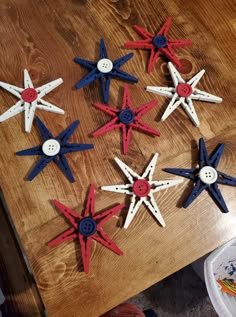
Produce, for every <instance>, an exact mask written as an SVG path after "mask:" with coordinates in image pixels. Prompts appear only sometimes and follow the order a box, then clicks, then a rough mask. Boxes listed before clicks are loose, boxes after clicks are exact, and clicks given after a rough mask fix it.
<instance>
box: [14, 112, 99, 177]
mask: <svg viewBox="0 0 236 317" xmlns="http://www.w3.org/2000/svg"><path fill="white" fill-rule="evenodd" d="M35 121H36V124H37V127H38V129H39V132H40V135H41V138H42V140H43V144H42V145H39V146H35V147H33V148H30V149H26V150H23V151H19V152H16V155H18V156H25V155H40V156H41V158H40V159H39V160H38V162H37V163H36V165H35V166H34V168H33V170H32V171H31V173H30V174H29V176H28V177H27V180H29V181H32V180H33V179H34V178H35V177H36V176H37V175H38V174H39V173H40V172H41V171H42V170H43V169H44V167H45V166H46V165H47V164H48V163H50V162H51V161H54V162H55V163H56V164H57V166H58V167H59V168H60V169H61V170H62V172H63V173H64V174H65V175H66V176H67V178H68V179H69V181H70V182H74V181H75V179H74V177H73V174H72V172H71V170H70V167H69V165H68V162H67V159H66V157H65V154H67V153H72V152H77V151H83V150H88V149H92V148H93V144H79V143H68V139H69V138H70V136H71V135H72V134H73V132H74V131H75V129H76V128H77V127H78V125H79V124H80V122H79V120H76V121H75V122H73V123H72V124H71V125H69V126H68V127H67V128H66V129H65V130H64V131H62V132H61V133H60V134H59V135H58V136H57V137H56V138H55V137H54V136H53V135H52V133H51V132H50V131H49V130H48V129H47V127H46V126H45V125H44V124H43V122H42V121H41V120H40V119H39V118H38V117H36V120H35Z"/></svg>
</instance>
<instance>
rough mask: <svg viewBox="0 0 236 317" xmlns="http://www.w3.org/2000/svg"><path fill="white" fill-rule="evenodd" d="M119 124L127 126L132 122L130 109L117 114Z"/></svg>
mask: <svg viewBox="0 0 236 317" xmlns="http://www.w3.org/2000/svg"><path fill="white" fill-rule="evenodd" d="M119 119H120V122H122V123H124V124H129V123H131V122H133V121H134V113H133V111H132V110H130V109H124V110H122V111H121V112H120V113H119Z"/></svg>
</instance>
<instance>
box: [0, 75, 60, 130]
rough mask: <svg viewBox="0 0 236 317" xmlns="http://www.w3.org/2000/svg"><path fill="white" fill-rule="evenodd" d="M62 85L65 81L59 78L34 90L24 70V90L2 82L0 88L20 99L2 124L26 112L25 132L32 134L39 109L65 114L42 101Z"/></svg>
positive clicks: (0, 119) (6, 114) (6, 113)
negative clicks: (33, 123)
mask: <svg viewBox="0 0 236 317" xmlns="http://www.w3.org/2000/svg"><path fill="white" fill-rule="evenodd" d="M62 83H63V80H62V79H61V78H58V79H56V80H53V81H51V82H50V83H48V84H46V85H43V86H41V87H39V88H34V86H33V84H32V81H31V78H30V76H29V73H28V71H27V70H26V69H25V70H24V88H20V87H16V86H13V85H10V84H7V83H4V82H1V81H0V87H2V88H3V89H5V90H7V91H9V92H10V93H11V94H13V95H14V96H16V97H17V98H19V99H20V100H19V101H17V103H16V104H15V105H13V106H12V107H11V108H10V109H8V110H7V111H6V112H4V113H3V114H2V115H1V116H0V122H3V121H5V120H7V119H9V118H11V117H13V116H15V115H16V114H18V113H20V112H23V111H24V112H25V131H26V132H30V131H31V127H32V122H33V119H34V112H35V110H36V109H37V108H38V109H41V110H46V111H51V112H55V113H60V114H64V110H62V109H60V108H58V107H56V106H54V105H53V104H51V103H49V102H47V101H44V100H43V99H41V98H42V97H44V96H45V95H47V94H48V93H49V92H50V91H52V90H53V89H55V88H56V87H57V86H59V85H60V84H62Z"/></svg>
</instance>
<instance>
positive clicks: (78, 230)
mask: <svg viewBox="0 0 236 317" xmlns="http://www.w3.org/2000/svg"><path fill="white" fill-rule="evenodd" d="M53 203H54V205H55V206H56V207H57V208H58V209H59V210H60V211H61V212H62V213H63V215H64V216H65V217H66V218H67V220H68V221H69V222H70V223H71V225H72V227H71V228H70V229H68V230H66V231H65V232H63V233H62V234H60V235H59V236H58V237H57V238H55V239H54V240H52V241H50V242H49V243H48V245H49V246H55V245H58V244H61V243H63V242H65V241H70V240H73V239H78V240H79V242H80V248H81V255H82V260H83V267H84V271H85V273H86V274H87V273H88V272H89V259H90V253H91V243H92V240H95V241H97V242H100V243H101V244H102V245H103V246H105V247H106V248H108V249H110V250H111V251H113V252H115V253H116V254H118V255H123V252H122V251H121V250H120V249H119V248H118V247H117V245H116V244H115V243H114V242H113V241H112V240H111V239H110V238H109V237H108V236H107V235H106V233H105V232H104V231H103V229H102V225H103V224H104V223H105V222H107V221H108V220H109V219H110V218H111V217H112V216H114V215H115V214H117V213H118V212H119V211H120V210H121V209H122V208H124V206H125V205H124V204H120V205H117V206H115V207H113V208H111V209H108V210H106V211H104V212H102V213H100V214H98V215H95V200H94V185H91V186H90V190H89V194H88V198H87V203H86V208H85V211H84V213H83V216H81V215H79V214H77V213H76V212H75V211H73V210H71V209H70V208H68V207H66V206H64V205H63V204H62V203H60V202H59V201H57V200H53Z"/></svg>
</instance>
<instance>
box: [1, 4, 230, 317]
mask: <svg viewBox="0 0 236 317" xmlns="http://www.w3.org/2000/svg"><path fill="white" fill-rule="evenodd" d="M235 5H236V3H235V1H232V0H227V1H226V0H215V1H214V0H211V1H210V0H199V1H197V2H196V1H184V0H176V1H171V0H168V1H166V0H165V1H164V0H160V1H155V0H150V1H145V0H133V1H131V0H130V1H129V0H103V1H102V0H98V1H92V0H91V1H89V0H87V1H86V0H80V1H79V0H68V1H63V0H58V1H53V0H47V1H41V0H34V1H30V0H22V1H17V0H8V1H5V0H2V1H1V2H0V19H1V24H0V32H1V33H0V34H1V41H0V45H1V50H0V61H1V68H0V80H2V81H5V82H8V83H12V84H14V85H17V86H19V85H21V83H22V81H23V69H24V68H27V69H28V70H29V72H30V75H31V77H32V79H33V83H34V85H35V87H37V86H40V85H42V84H44V83H47V82H49V81H51V80H53V79H56V78H58V77H62V78H63V79H64V83H63V85H61V86H60V87H58V88H57V89H56V90H54V91H53V92H51V93H50V94H49V95H48V96H47V97H45V100H48V101H50V102H52V103H53V104H55V105H57V106H59V107H61V108H63V109H65V111H66V114H65V115H64V116H60V115H56V114H52V113H46V112H43V111H40V110H38V113H37V115H38V116H39V117H40V118H41V119H42V120H43V121H44V122H45V124H46V125H47V126H48V128H49V129H50V130H51V131H52V132H53V133H55V134H57V133H59V132H60V131H61V130H63V129H64V128H65V127H66V126H67V125H68V124H70V123H71V122H72V121H73V120H76V119H79V120H80V121H81V125H80V127H79V128H78V129H77V131H76V132H75V134H74V135H73V137H72V138H71V140H72V142H82V143H94V146H95V147H94V150H91V151H85V152H81V153H75V154H70V155H68V161H69V164H70V166H71V168H72V170H73V173H74V175H75V176H76V182H75V183H73V184H71V183H69V182H68V181H67V179H66V178H65V177H64V175H62V174H61V172H60V171H59V169H58V168H57V166H55V165H53V164H50V165H49V166H47V167H46V168H45V169H44V171H43V172H41V173H40V175H39V176H38V177H37V178H36V179H35V180H33V181H32V182H28V181H26V180H25V177H26V175H27V173H28V172H29V171H30V169H31V168H32V166H33V164H34V163H35V162H36V160H37V158H36V157H17V156H15V155H14V153H15V152H16V151H18V150H22V149H25V148H28V147H32V146H36V145H38V144H40V142H41V140H40V138H39V134H38V132H37V129H36V128H35V127H34V128H33V129H32V132H31V134H26V133H24V132H23V116H22V115H20V114H19V115H18V116H16V117H14V118H12V119H10V120H8V121H6V122H3V123H1V129H0V140H1V144H0V164H1V165H0V168H1V173H0V182H1V187H2V190H3V193H4V196H5V199H6V201H7V204H8V207H9V210H10V212H11V215H12V218H13V220H14V223H15V226H16V228H17V231H18V233H19V235H20V238H21V240H22V243H23V246H24V248H25V251H26V253H27V256H28V258H29V262H30V264H31V267H32V270H33V272H34V275H35V278H36V281H37V285H38V287H39V289H40V292H41V295H42V297H43V300H44V303H45V306H46V309H47V311H48V314H49V316H50V317H51V316H52V317H53V316H57V317H61V316H62V317H67V316H70V317H72V316H80V317H98V316H99V315H100V314H102V313H104V312H105V311H107V310H109V309H111V308H112V307H114V306H115V305H117V304H119V303H121V302H122V301H124V300H126V299H127V298H129V297H131V296H133V295H134V294H136V293H138V292H140V291H142V290H143V289H145V288H147V287H148V286H150V285H152V284H154V283H156V282H157V281H159V280H161V279H163V278H164V277H165V276H168V275H170V274H171V273H173V272H175V271H177V270H179V269H180V268H182V267H183V266H185V265H187V264H188V263H191V262H192V261H194V260H195V259H197V258H199V257H200V256H202V255H204V254H206V253H207V252H209V251H211V250H213V249H214V248H216V247H217V246H219V245H221V244H223V243H224V242H226V241H227V240H229V239H231V238H232V237H234V236H235V232H236V231H235V230H236V229H235V228H236V189H235V188H233V187H229V186H221V187H220V188H221V189H222V193H223V195H224V198H225V201H226V203H227V205H228V207H229V209H230V213H229V214H222V213H221V211H220V210H219V209H218V208H217V206H216V205H215V204H214V203H213V202H212V200H211V198H210V197H209V196H208V194H207V193H202V194H201V196H200V197H199V198H198V199H197V200H196V201H195V202H194V203H193V204H192V205H191V206H190V207H189V208H188V209H181V208H180V206H181V202H182V201H183V200H184V198H186V195H187V194H188V192H189V190H190V188H191V185H190V184H189V183H188V181H186V180H185V181H184V183H183V184H181V185H180V186H177V187H175V188H174V189H169V190H165V191H162V192H160V193H157V194H156V195H155V197H156V200H157V203H158V205H159V207H160V209H161V211H162V214H163V216H164V219H165V221H166V225H167V226H166V228H162V227H160V226H159V225H158V224H157V222H156V221H155V220H154V219H153V218H152V216H151V215H150V213H149V212H147V210H146V209H145V207H142V208H141V209H140V211H139V212H138V214H137V216H136V217H135V219H134V221H133V222H132V224H131V225H130V227H129V229H128V230H124V229H122V224H123V221H124V217H125V216H126V213H127V209H126V210H124V211H123V212H122V213H121V214H120V215H118V216H117V217H113V218H112V219H111V220H110V221H109V222H108V223H106V225H104V230H105V231H106V232H107V234H108V235H109V236H110V237H111V238H112V239H113V240H114V241H115V242H116V243H117V245H118V246H119V247H120V248H121V249H122V250H123V252H124V256H123V257H119V256H117V255H115V254H113V253H112V252H110V251H109V250H107V249H106V248H104V247H102V246H101V245H99V244H97V243H95V242H93V244H92V256H91V266H90V273H89V275H85V274H84V273H83V271H82V263H81V256H80V249H79V244H78V243H77V242H68V243H65V244H62V245H60V246H58V247H55V248H49V247H47V245H46V244H47V242H48V241H49V240H51V239H52V238H54V237H55V236H56V235H57V234H59V233H60V232H62V231H63V230H65V229H66V228H68V224H67V222H66V221H65V219H64V218H63V217H62V216H61V215H60V214H59V213H58V212H57V210H56V209H55V208H54V207H53V206H52V204H51V203H50V201H51V200H52V199H58V200H59V201H61V202H62V203H63V204H65V205H67V206H68V207H70V208H74V209H75V210H76V211H78V212H81V210H82V209H83V202H84V200H85V198H86V194H87V190H88V186H89V184H90V183H94V184H96V188H97V189H96V210H97V211H98V212H99V211H101V210H103V209H105V208H106V207H110V206H112V205H113V204H114V203H120V202H124V201H125V196H124V195H122V194H114V193H108V192H102V191H101V190H100V189H99V187H100V186H102V185H109V184H115V183H120V184H122V183H123V181H124V180H125V179H124V176H123V174H122V172H121V171H120V170H119V168H118V167H117V165H116V164H115V163H114V157H115V156H118V157H119V158H120V159H122V160H124V162H125V163H126V164H128V165H130V166H131V167H132V168H133V169H135V170H136V171H137V172H141V171H142V170H143V168H144V167H145V166H146V164H147V162H148V160H149V159H150V158H151V157H152V155H153V153H155V152H158V153H159V154H160V157H159V161H158V165H157V168H156V171H155V174H154V179H165V178H171V177H172V176H171V175H169V174H166V173H164V172H162V171H161V170H162V168H164V167H178V166H179V167H186V168H188V167H190V166H191V165H194V166H195V165H196V162H197V142H198V139H199V138H200V137H201V136H203V137H204V138H205V139H206V140H207V143H206V144H207V147H208V150H209V151H211V150H213V149H214V148H215V146H217V145H218V143H220V142H224V143H225V152H224V155H223V158H222V161H221V163H220V166H219V170H221V171H224V172H225V173H228V174H231V175H235V176H236V125H235V122H236V106H235V84H236V79H235V70H236V69H235V48H236V44H235V43H236V42H235V30H236V16H235ZM168 16H172V17H173V20H172V24H171V28H170V31H169V35H170V36H171V37H172V38H176V39H181V38H182V39H191V40H192V41H193V46H192V47H188V48H182V49H179V50H178V51H177V55H178V57H180V58H181V59H183V60H184V66H185V67H184V68H183V72H184V73H185V74H184V75H183V76H184V78H186V79H188V78H190V77H192V76H193V75H194V74H195V73H196V72H198V71H199V70H200V69H202V68H204V69H205V70H206V74H205V75H204V77H203V78H202V80H201V81H200V83H199V86H198V88H199V89H202V90H204V91H209V92H211V93H212V94H216V95H218V96H220V97H222V98H223V99H224V101H223V103H222V104H210V103H205V102H199V101H196V102H195V103H194V104H195V107H196V111H197V113H198V115H199V119H200V122H201V125H200V128H199V129H198V128H195V127H194V126H193V125H192V123H191V122H190V120H189V119H188V117H187V116H186V114H185V113H184V111H182V109H178V110H176V111H175V112H174V113H173V114H172V115H171V116H170V118H168V119H167V120H166V121H165V122H164V123H161V122H160V121H159V120H160V118H161V115H162V114H163V111H164V109H165V108H166V106H167V104H168V102H169V100H167V99H166V98H165V97H159V96H157V95H153V94H150V93H147V92H146V91H145V89H144V87H146V86H147V85H160V86H161V85H164V86H167V85H170V84H171V78H170V76H169V74H168V72H167V67H166V66H167V64H166V61H165V59H163V58H160V59H159V60H158V62H157V64H156V66H155V68H154V71H153V72H152V73H151V74H150V75H148V74H147V72H146V68H147V59H148V52H146V51H142V50H136V51H133V52H134V57H133V58H132V59H131V60H130V61H129V62H128V63H127V64H126V65H124V67H123V69H124V70H126V71H128V72H130V73H131V74H134V75H135V76H136V77H138V78H139V79H140V80H139V83H138V84H136V85H130V86H129V87H130V94H131V101H132V104H133V106H134V107H136V106H139V105H140V104H142V103H145V102H148V101H151V100H153V99H155V98H156V97H157V99H158V105H157V106H156V107H155V108H154V109H152V110H151V111H150V112H149V113H148V114H147V115H145V117H144V121H145V122H147V123H148V124H149V125H151V126H152V127H154V128H157V129H158V130H160V132H161V137H160V138H153V137H152V136H148V135H145V134H143V133H139V132H137V131H134V133H133V135H132V139H131V143H130V148H129V153H128V155H126V156H124V155H122V153H121V144H120V133H119V131H117V130H116V131H113V132H111V133H109V134H106V135H104V136H101V137H98V138H94V139H93V138H92V137H91V134H92V132H94V131H95V130H96V129H98V128H99V127H100V126H102V125H103V124H104V123H105V122H107V120H108V119H109V116H107V115H105V114H103V113H101V112H100V111H98V110H96V109H95V107H93V105H92V104H93V103H94V102H102V95H101V89H100V83H99V82H95V83H93V84H91V85H89V86H87V87H85V88H84V89H81V90H75V89H74V84H75V83H76V82H77V81H78V80H79V79H80V78H82V76H84V75H85V74H86V73H87V70H85V69H83V68H82V67H80V66H79V65H78V64H75V63H74V62H73V58H74V57H75V56H79V57H81V58H85V59H89V60H96V59H97V58H98V43H99V39H100V37H103V38H104V40H105V43H106V46H107V49H108V54H109V57H110V58H111V59H112V60H114V59H116V58H118V57H120V56H122V55H125V54H126V53H128V52H131V50H127V49H124V48H123V43H124V42H126V41H131V40H134V39H137V38H138V35H137V34H136V33H135V31H134V30H133V25H134V24H138V25H140V26H142V27H144V28H146V29H148V30H149V31H150V32H156V31H158V30H159V29H160V27H161V26H162V24H163V23H164V22H165V20H166V19H167V17H168ZM122 94H123V83H122V82H120V81H118V80H113V81H112V84H111V89H110V102H109V104H110V105H111V106H113V107H120V106H121V102H122ZM15 101H16V99H15V98H14V96H12V95H10V94H9V93H8V92H6V91H3V90H1V91H0V111H1V113H2V112H4V111H6V110H7V109H8V108H9V107H10V106H11V105H13V104H14V103H15ZM126 203H127V204H128V203H129V200H126Z"/></svg>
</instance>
